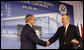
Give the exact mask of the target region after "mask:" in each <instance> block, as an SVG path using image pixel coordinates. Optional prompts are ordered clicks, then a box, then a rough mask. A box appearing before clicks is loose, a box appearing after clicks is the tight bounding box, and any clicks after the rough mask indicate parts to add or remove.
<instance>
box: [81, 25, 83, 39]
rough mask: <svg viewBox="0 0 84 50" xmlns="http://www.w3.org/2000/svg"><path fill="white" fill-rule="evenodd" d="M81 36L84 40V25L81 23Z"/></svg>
mask: <svg viewBox="0 0 84 50" xmlns="http://www.w3.org/2000/svg"><path fill="white" fill-rule="evenodd" d="M81 37H82V40H83V26H82V24H81Z"/></svg>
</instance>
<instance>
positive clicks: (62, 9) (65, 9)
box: [59, 4, 67, 14]
mask: <svg viewBox="0 0 84 50" xmlns="http://www.w3.org/2000/svg"><path fill="white" fill-rule="evenodd" d="M59 11H60V13H61V14H67V7H66V6H65V5H64V4H61V5H60V6H59Z"/></svg>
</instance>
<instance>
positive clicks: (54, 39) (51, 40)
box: [49, 28, 60, 44]
mask: <svg viewBox="0 0 84 50" xmlns="http://www.w3.org/2000/svg"><path fill="white" fill-rule="evenodd" d="M59 35H60V29H59V28H58V30H57V32H56V33H55V35H54V36H52V37H51V38H50V39H49V41H50V44H52V43H54V42H55V41H56V40H57V39H58V37H59Z"/></svg>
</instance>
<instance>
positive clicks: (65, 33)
mask: <svg viewBox="0 0 84 50" xmlns="http://www.w3.org/2000/svg"><path fill="white" fill-rule="evenodd" d="M64 34H66V26H64Z"/></svg>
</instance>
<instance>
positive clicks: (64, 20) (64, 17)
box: [62, 15, 69, 26]
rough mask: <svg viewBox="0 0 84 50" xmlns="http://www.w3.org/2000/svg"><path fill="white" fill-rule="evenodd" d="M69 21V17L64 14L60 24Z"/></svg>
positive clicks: (65, 23)
mask: <svg viewBox="0 0 84 50" xmlns="http://www.w3.org/2000/svg"><path fill="white" fill-rule="evenodd" d="M68 23H69V19H68V18H67V16H66V15H64V16H62V24H63V25H64V26H66V25H67V24H68Z"/></svg>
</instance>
